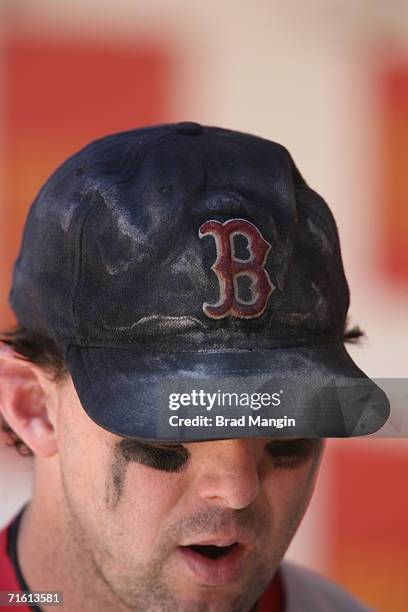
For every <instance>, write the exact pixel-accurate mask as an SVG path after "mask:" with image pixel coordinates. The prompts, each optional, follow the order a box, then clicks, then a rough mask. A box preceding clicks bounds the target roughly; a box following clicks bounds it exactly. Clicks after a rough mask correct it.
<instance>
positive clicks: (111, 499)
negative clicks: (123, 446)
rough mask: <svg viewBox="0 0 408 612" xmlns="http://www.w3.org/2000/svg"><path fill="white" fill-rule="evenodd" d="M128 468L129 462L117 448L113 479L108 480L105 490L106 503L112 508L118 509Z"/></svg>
mask: <svg viewBox="0 0 408 612" xmlns="http://www.w3.org/2000/svg"><path fill="white" fill-rule="evenodd" d="M127 466H128V464H127V461H126V460H125V458H124V457H123V455H122V453H120V452H118V447H117V446H115V450H114V457H113V463H112V466H111V473H110V476H111V478H110V479H109V478H108V479H107V482H106V490H105V501H106V503H107V504H108V505H110V506H112V507H116V506H117V504H118V503H119V500H120V498H121V495H122V490H123V483H124V481H125V476H126V470H127Z"/></svg>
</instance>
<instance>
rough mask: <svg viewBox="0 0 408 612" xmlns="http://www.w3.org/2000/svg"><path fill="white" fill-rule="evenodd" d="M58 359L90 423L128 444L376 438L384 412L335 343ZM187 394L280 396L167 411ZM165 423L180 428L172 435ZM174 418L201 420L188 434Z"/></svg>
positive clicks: (93, 351) (87, 353) (96, 351)
mask: <svg viewBox="0 0 408 612" xmlns="http://www.w3.org/2000/svg"><path fill="white" fill-rule="evenodd" d="M65 358H66V362H67V365H68V368H69V370H70V372H71V375H72V379H73V383H74V386H75V389H76V391H77V394H78V397H79V399H80V401H81V404H82V406H83V408H84V410H85V411H86V413H87V414H88V416H89V417H90V418H91V419H92V420H93V421H94V422H95V423H97V424H98V425H100V426H101V427H103V428H105V429H107V430H108V431H110V432H113V433H115V434H118V435H120V436H124V437H129V438H139V439H144V440H158V441H169V442H181V441H184V442H189V441H198V440H211V439H225V438H237V437H261V436H272V437H275V436H285V437H287V436H296V437H299V436H302V437H346V436H358V435H360V436H361V435H366V434H370V433H373V432H375V431H377V430H378V429H380V428H381V427H382V426H383V425H384V423H385V422H386V420H387V418H388V416H389V412H390V405H389V401H388V398H387V396H386V394H385V393H384V392H383V390H382V389H381V388H380V387H378V385H376V384H375V383H374V382H373V381H372V380H371V379H370V378H368V377H367V376H366V375H365V374H364V372H362V371H361V370H360V369H359V368H358V366H357V365H356V364H355V363H354V361H353V360H352V359H351V357H350V355H349V354H348V353H347V351H346V349H345V347H344V345H343V343H341V342H337V343H330V344H318V345H313V346H303V347H290V348H276V349H271V350H258V351H254V350H251V351H235V350H230V351H225V350H224V351H220V352H217V351H202V352H201V351H196V352H178V353H175V352H168V353H157V352H156V353H152V352H151V353H149V352H143V351H140V350H138V349H135V348H134V347H129V348H100V347H80V346H75V345H70V346H69V347H68V348H67V350H66V355H65ZM193 389H195V390H196V392H198V391H199V390H203V392H204V393H214V394H216V393H217V392H224V391H226V392H227V393H233V392H236V393H240V394H242V393H244V394H245V393H246V394H247V395H251V394H254V393H257V394H261V393H269V394H270V395H272V394H273V393H278V394H279V397H280V404H279V405H272V404H270V405H262V406H261V407H260V408H259V407H258V408H256V409H252V408H251V407H250V406H248V405H246V406H240V408H239V409H237V407H231V406H227V407H224V408H221V407H218V408H217V407H216V406H213V407H212V409H210V408H209V406H207V407H205V406H203V405H200V404H199V405H197V404H195V405H191V403H190V405H189V406H187V405H181V404H180V405H179V409H177V408H174V406H173V409H170V408H169V396H170V394H175V395H174V397H175V396H177V395H178V396H179V398H180V396H181V394H182V393H187V394H188V392H191V391H192V390H193ZM196 397H197V396H196ZM214 397H215V396H214ZM218 397H219V396H218ZM251 397H252V396H251ZM257 397H258V399H259V397H260V396H259V395H258V396H257ZM265 397H266V396H265ZM276 397H277V396H275V398H276ZM240 398H241V396H240ZM221 414H224V415H225V414H227V415H228V416H229V417H232V418H238V417H239V416H241V417H242V416H245V419H244V420H242V418H241V422H240V423H239V424H238V422H237V423H235V422H234V421H232V424H231V422H229V423H227V424H225V423H224V425H223V426H217V425H216V424H215V417H216V416H217V415H221ZM249 416H251V417H252V418H251V419H250V418H249ZM170 417H174V418H173V423H174V422H175V423H178V422H180V423H181V424H180V425H178V426H177V425H174V424H173V425H171V426H170V425H169V419H170ZM179 417H183V418H184V419H186V418H187V419H188V418H190V419H192V418H194V417H202V418H201V419H199V418H197V419H196V422H197V424H196V425H191V424H189V422H188V421H187V424H186V421H185V420H184V421H180V419H179ZM204 417H207V421H203V418H204ZM256 417H260V418H259V419H257V418H256ZM285 418H286V420H285ZM209 419H212V421H213V422H212V423H211V425H209V422H210V421H209ZM288 419H292V420H294V421H295V425H293V423H291V422H290V421H288ZM200 423H201V424H200ZM288 423H289V424H288Z"/></svg>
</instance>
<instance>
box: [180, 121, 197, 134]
mask: <svg viewBox="0 0 408 612" xmlns="http://www.w3.org/2000/svg"><path fill="white" fill-rule="evenodd" d="M202 131H203V128H202V126H201V125H200V124H199V123H194V122H192V121H183V122H182V123H178V124H177V126H176V132H178V133H179V134H184V135H186V136H197V134H201V132H202Z"/></svg>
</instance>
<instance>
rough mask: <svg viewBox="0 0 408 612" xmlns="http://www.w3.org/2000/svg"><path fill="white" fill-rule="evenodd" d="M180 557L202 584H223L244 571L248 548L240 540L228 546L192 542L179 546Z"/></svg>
mask: <svg viewBox="0 0 408 612" xmlns="http://www.w3.org/2000/svg"><path fill="white" fill-rule="evenodd" d="M178 554H179V556H180V559H181V560H182V562H183V563H184V564H185V566H187V567H188V569H189V571H190V572H191V573H192V575H193V576H194V577H195V578H196V580H197V581H198V582H199V583H200V584H206V585H213V586H215V585H222V584H227V583H230V582H233V581H234V580H236V579H237V577H238V576H239V575H240V574H241V573H242V571H243V569H244V564H245V559H246V557H247V555H248V549H247V547H246V546H245V545H243V544H241V543H240V542H233V543H232V544H229V545H228V546H217V545H216V544H190V545H187V546H179V547H178Z"/></svg>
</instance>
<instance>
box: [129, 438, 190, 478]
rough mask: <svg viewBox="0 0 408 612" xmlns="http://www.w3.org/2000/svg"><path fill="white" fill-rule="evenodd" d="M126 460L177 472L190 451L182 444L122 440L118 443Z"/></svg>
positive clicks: (186, 460) (183, 464) (181, 467)
mask: <svg viewBox="0 0 408 612" xmlns="http://www.w3.org/2000/svg"><path fill="white" fill-rule="evenodd" d="M119 446H120V450H121V452H122V455H123V456H124V458H125V459H126V460H127V461H137V462H139V463H142V464H143V465H147V466H148V467H151V468H154V469H155V470H162V471H164V472H179V471H180V470H182V469H183V467H184V466H185V465H186V464H187V462H188V460H189V457H190V453H189V452H188V450H187V449H186V448H185V447H184V446H183V445H182V444H158V443H157V444H156V443H150V442H141V441H140V440H122V441H121V442H120V444H119Z"/></svg>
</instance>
